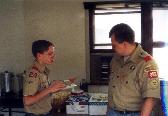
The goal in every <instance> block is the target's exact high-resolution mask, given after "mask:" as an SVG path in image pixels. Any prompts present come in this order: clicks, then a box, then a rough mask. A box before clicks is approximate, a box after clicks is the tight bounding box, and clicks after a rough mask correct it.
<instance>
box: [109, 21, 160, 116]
mask: <svg viewBox="0 0 168 116" xmlns="http://www.w3.org/2000/svg"><path fill="white" fill-rule="evenodd" d="M109 35H110V37H111V39H112V46H113V49H114V50H115V52H116V54H115V55H114V57H113V59H112V61H111V73H110V82H109V92H108V95H109V109H108V112H107V115H108V116H150V115H151V112H152V109H153V106H154V103H155V100H156V98H160V82H159V78H158V67H157V64H156V62H155V61H154V60H153V58H152V56H151V55H149V54H148V53H147V52H145V51H144V50H143V49H142V48H141V46H140V44H137V43H135V42H134V32H133V30H132V29H131V28H130V27H129V26H128V25H126V24H118V25H116V26H114V27H113V28H112V29H111V31H110V34H109Z"/></svg>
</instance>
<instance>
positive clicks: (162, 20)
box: [153, 8, 168, 80]
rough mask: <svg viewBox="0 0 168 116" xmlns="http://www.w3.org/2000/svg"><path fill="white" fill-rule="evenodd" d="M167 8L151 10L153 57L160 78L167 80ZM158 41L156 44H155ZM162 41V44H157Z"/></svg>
mask: <svg viewBox="0 0 168 116" xmlns="http://www.w3.org/2000/svg"><path fill="white" fill-rule="evenodd" d="M167 27H168V9H163V8H162V9H154V10H153V42H154V43H156V46H154V48H153V57H154V59H155V60H156V62H157V63H158V66H159V75H160V78H161V79H166V80H168V71H167V66H168V61H167V59H168V46H167V45H168V44H167V43H168V34H167V33H168V30H167ZM157 43H158V44H157ZM159 43H162V44H159Z"/></svg>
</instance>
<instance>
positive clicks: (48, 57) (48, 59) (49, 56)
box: [38, 46, 55, 64]
mask: <svg viewBox="0 0 168 116" xmlns="http://www.w3.org/2000/svg"><path fill="white" fill-rule="evenodd" d="M54 58H55V53H54V46H50V47H49V48H48V50H47V51H44V52H43V53H42V54H41V53H38V60H39V62H40V63H42V64H52V63H53V62H54Z"/></svg>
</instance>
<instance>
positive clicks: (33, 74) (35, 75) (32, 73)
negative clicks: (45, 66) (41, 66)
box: [29, 72, 37, 78]
mask: <svg viewBox="0 0 168 116" xmlns="http://www.w3.org/2000/svg"><path fill="white" fill-rule="evenodd" d="M29 77H33V78H36V77H37V73H36V72H30V73H29Z"/></svg>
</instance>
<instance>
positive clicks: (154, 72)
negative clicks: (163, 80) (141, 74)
mask: <svg viewBox="0 0 168 116" xmlns="http://www.w3.org/2000/svg"><path fill="white" fill-rule="evenodd" d="M157 77H158V73H157V71H156V70H153V71H152V70H151V71H149V72H148V78H157Z"/></svg>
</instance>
